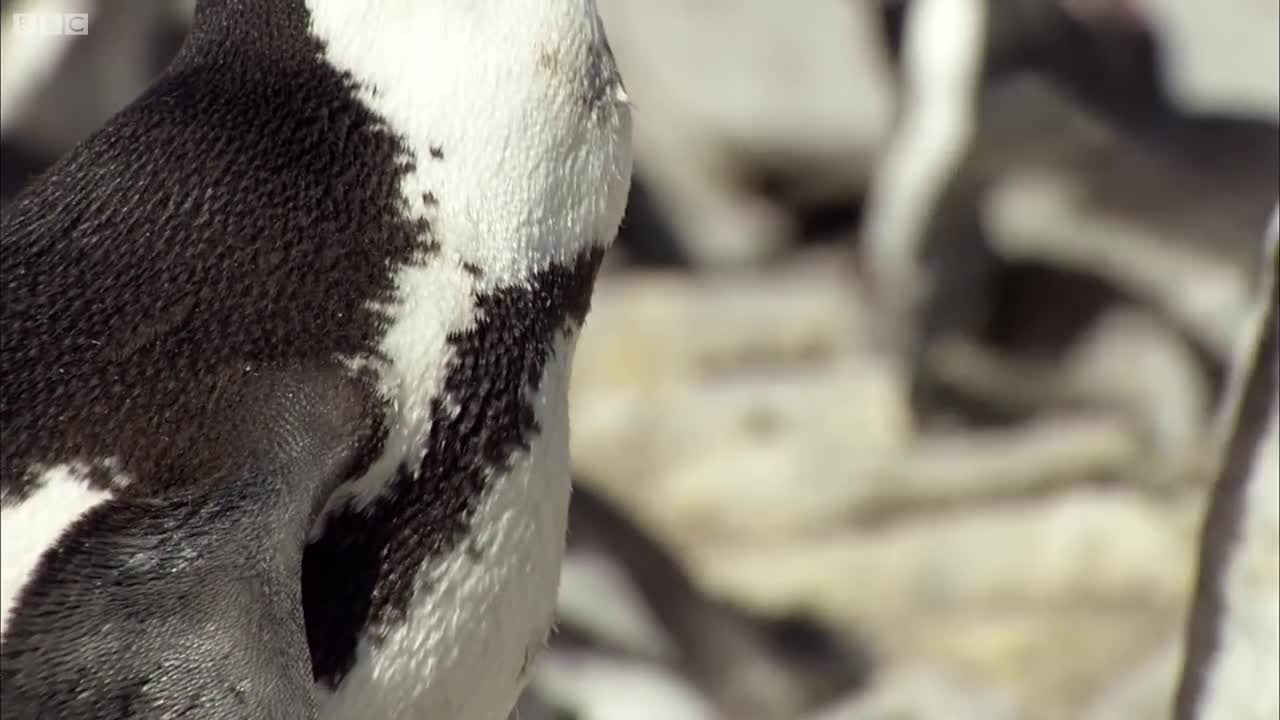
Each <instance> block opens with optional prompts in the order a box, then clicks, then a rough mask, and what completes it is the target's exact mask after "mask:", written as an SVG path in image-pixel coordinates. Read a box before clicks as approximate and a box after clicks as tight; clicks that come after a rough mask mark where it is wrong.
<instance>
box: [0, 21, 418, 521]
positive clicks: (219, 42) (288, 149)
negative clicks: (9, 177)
mask: <svg viewBox="0 0 1280 720" xmlns="http://www.w3.org/2000/svg"><path fill="white" fill-rule="evenodd" d="M308 21H309V20H308V16H307V11H306V8H305V6H304V5H303V3H302V2H301V0H270V2H268V1H267V0H234V1H232V0H204V1H203V2H201V3H200V5H199V7H198V11H197V17H196V23H195V26H194V29H193V32H192V35H191V36H190V38H189V39H188V42H187V45H186V46H184V48H183V50H182V52H181V53H180V54H179V56H178V58H177V60H176V61H175V63H174V65H173V66H172V67H171V68H170V69H169V70H168V71H167V72H166V74H165V75H164V76H163V77H162V78H160V80H159V81H158V82H157V84H156V85H155V86H154V87H152V89H151V90H150V91H148V92H147V93H146V94H145V95H144V96H143V97H141V98H140V99H139V100H138V101H136V102H135V103H133V104H132V105H131V106H130V107H128V108H127V109H125V110H124V111H123V112H122V113H121V114H119V115H118V116H116V117H115V118H114V119H113V120H112V121H111V122H110V123H109V124H108V125H107V126H106V127H104V128H103V129H102V130H100V131H99V132H98V133H96V134H95V135H93V136H92V137H90V138H89V139H87V140H86V141H85V142H84V143H82V144H81V145H80V146H78V147H77V148H76V149H75V150H74V151H72V152H71V153H70V154H69V155H68V156H67V157H66V158H64V159H63V160H62V161H60V162H59V163H58V164H57V165H56V166H55V167H54V168H52V169H51V171H50V172H49V173H48V174H47V175H45V176H44V177H43V178H41V179H40V180H38V181H37V182H36V183H35V184H34V185H33V186H32V187H30V188H29V189H28V191H27V192H26V193H24V194H23V195H22V196H21V197H19V198H18V199H17V200H15V202H14V203H13V205H12V206H11V207H10V208H8V209H7V211H6V214H5V218H4V223H3V233H2V234H0V243H2V244H0V257H3V262H2V263H0V266H2V267H0V277H2V281H3V282H2V283H0V284H2V286H3V297H2V298H0V301H2V302H0V306H2V307H0V312H2V313H3V324H2V329H3V332H0V371H2V373H0V374H2V376H3V378H4V382H3V386H2V389H0V432H2V434H3V437H4V445H5V448H4V453H3V458H2V459H0V483H2V486H3V489H4V494H5V495H6V497H7V498H9V499H20V498H22V497H23V496H24V495H26V494H27V493H29V492H30V491H31V489H32V478H31V477H28V476H26V473H27V471H28V468H30V467H32V466H33V465H35V466H37V467H38V466H39V465H51V464H56V463H60V462H63V461H66V460H68V459H79V460H83V461H85V462H93V461H99V460H102V459H105V458H115V459H116V461H117V462H116V466H117V467H119V468H120V469H122V470H124V471H125V472H127V473H128V474H129V475H130V476H131V477H132V478H133V480H134V482H133V484H132V485H131V486H130V487H129V488H128V492H130V493H136V494H137V495H140V496H146V495H150V494H154V493H157V492H167V491H169V490H171V489H173V488H171V487H169V486H170V485H172V484H173V483H175V482H179V481H181V480H183V479H190V478H193V477H208V476H209V475H210V474H211V472H212V471H213V469H214V468H216V467H218V466H219V464H221V463H223V462H224V461H225V459H226V458H225V457H223V454H225V450H223V449H222V447H221V444H220V443H219V442H218V440H217V438H218V436H219V434H220V432H219V431H220V430H221V429H222V428H223V427H224V426H225V423H226V418H227V417H228V414H227V410H228V405H229V400H228V398H230V397H233V396H234V395H235V394H236V393H235V391H236V389H237V388H238V387H240V386H241V385H242V384H243V382H244V380H245V376H246V374H247V373H249V372H251V371H253V370H255V369H258V368H269V367H275V366H280V367H288V366H293V365H297V364H307V363H309V362H313V361H327V360H330V359H331V358H333V357H334V356H343V357H367V356H370V355H372V354H374V353H375V352H376V347H377V343H378V340H379V338H380V335H381V333H382V331H383V327H384V325H385V320H384V319H383V318H382V317H381V316H379V315H378V314H377V312H376V311H373V310H371V309H370V304H371V303H386V302H390V301H391V300H393V299H394V297H393V292H394V287H393V271H394V268H396V267H398V266H401V265H403V264H405V263H412V262H426V261H432V260H433V259H431V258H429V257H427V256H428V255H429V254H430V252H431V250H432V248H433V247H434V246H433V243H432V240H431V237H430V232H429V227H428V225H427V222H426V220H425V219H422V218H414V217H411V216H410V215H409V213H408V210H407V207H406V203H404V201H403V199H402V196H401V179H402V178H403V177H404V175H405V174H406V173H407V172H408V171H410V170H411V169H412V167H413V164H414V163H415V162H417V161H422V162H440V161H441V160H437V159H433V158H414V157H413V156H412V155H411V154H410V153H409V152H408V151H407V150H406V149H405V147H404V145H403V144H402V142H401V141H400V140H399V139H398V138H397V137H396V136H395V135H394V134H393V133H392V132H391V131H390V130H389V129H388V128H387V126H386V123H385V122H383V121H382V120H381V119H380V118H379V117H377V116H376V115H375V114H374V113H373V112H371V111H370V110H369V109H368V108H367V107H366V106H365V105H364V104H363V103H362V102H360V100H359V99H358V97H357V90H358V88H357V87H356V85H355V83H354V82H353V81H352V79H351V78H350V77H348V76H346V75H344V74H343V73H340V72H338V71H337V70H335V69H334V68H333V67H332V66H330V65H329V64H328V63H327V62H326V61H325V60H324V58H323V46H322V44H321V43H320V42H319V41H318V40H316V39H314V38H313V37H311V36H310V35H309V34H308V30H307V28H308ZM434 260H438V258H435V259H434ZM426 301H427V302H430V301H431V300H430V299H427V300H426ZM105 475H106V473H99V474H98V475H96V476H95V478H94V479H91V482H93V483H95V484H97V485H99V486H102V485H104V484H105Z"/></svg>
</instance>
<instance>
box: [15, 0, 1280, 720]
mask: <svg viewBox="0 0 1280 720" xmlns="http://www.w3.org/2000/svg"><path fill="white" fill-rule="evenodd" d="M598 2H599V4H600V5H601V10H602V13H603V14H604V16H605V20H606V24H607V26H608V29H609V32H610V37H611V41H612V44H613V47H614V50H615V51H616V53H617V55H618V60H619V64H620V67H621V69H622V71H623V73H624V76H625V77H626V79H627V83H628V89H629V92H630V94H631V95H632V97H633V99H634V101H635V104H636V123H637V125H636V132H637V153H638V155H637V187H636V192H635V193H634V194H633V198H632V202H631V207H630V210H629V213H628V217H627V220H626V221H625V227H624V236H623V238H622V239H621V241H620V244H619V246H618V247H617V248H616V249H615V252H614V253H613V254H612V256H611V258H610V260H609V262H608V264H607V267H606V271H605V274H604V276H603V277H602V278H601V281H600V283H599V286H598V291H597V293H596V298H595V302H594V309H593V311H592V313H591V316H590V318H589V321H588V323H587V328H586V331H585V333H584V335H583V337H582V340H581V343H580V345H579V348H578V357H577V361H576V368H575V372H574V381H573V391H572V418H573V448H572V450H573V456H574V458H575V462H576V472H577V474H578V487H579V494H578V498H577V499H576V500H575V503H574V510H573V512H574V517H573V530H572V535H571V539H570V540H571V545H570V549H571V552H570V557H569V560H568V562H567V564H566V569H565V575H564V582H563V585H564V588H563V593H562V600H561V610H562V612H561V614H562V626H561V631H560V632H559V633H558V634H557V636H556V638H555V640H554V641H553V643H552V646H551V650H550V652H549V653H547V654H546V655H545V656H544V657H543V659H542V660H541V661H540V664H539V666H538V670H537V675H536V679H535V683H534V686H533V688H532V689H531V691H530V693H529V694H528V696H527V697H526V698H525V700H524V702H523V703H522V706H521V708H520V710H519V713H518V716H519V717H520V718H522V720H529V719H531V718H563V717H575V718H580V719H581V720H624V719H630V718H636V719H637V720H640V719H645V720H648V719H650V718H670V719H672V720H676V719H679V718H689V719H690V720H693V719H702V718H714V717H722V718H727V720H757V719H758V720H791V719H793V718H806V719H807V720H967V719H970V718H972V719H973V720H986V719H998V718H1009V719H1010V720H1012V719H1015V718H1017V719H1024V718H1025V719H1027V720H1057V719H1059V718H1061V719H1063V720H1066V719H1073V720H1074V719H1076V718H1079V719H1080V720H1147V719H1148V718H1150V719H1151V720H1156V719H1157V718H1165V717H1167V716H1168V709H1169V704H1170V698H1171V694H1172V688H1173V685H1174V683H1175V679H1176V673H1177V671H1178V668H1179V663H1180V650H1181V641H1182V640H1181V638H1182V627H1183V623H1184V616H1185V613H1186V610H1187V605H1188V602H1189V598H1190V588H1191V580H1192V578H1193V576H1194V572H1195V561H1196V554H1195V547H1196V541H1197V534H1198V532H1199V528H1200V523H1201V517H1202V513H1203V510H1204V506H1205V500H1206V491H1207V488H1208V486H1209V483H1210V482H1211V479H1212V477H1213V472H1214V469H1215V467H1216V463H1217V459H1218V457H1219V445H1220V437H1219V433H1218V428H1219V425H1218V413H1219V408H1220V407H1221V405H1222V394H1223V387H1224V379H1225V378H1227V377H1228V376H1229V374H1230V371H1231V367H1232V364H1231V360H1232V349H1233V347H1234V344H1235V343H1236V342H1237V338H1238V336H1239V328H1240V323H1241V322H1242V321H1243V320H1244V318H1245V317H1246V315H1247V312H1248V308H1249V306H1250V303H1251V302H1252V301H1253V296H1252V290H1253V277H1254V271H1255V265H1256V263H1257V257H1258V252H1259V238H1260V237H1261V231H1262V228H1263V226H1264V224H1265V221H1266V218H1267V216H1268V213H1269V212H1270V211H1271V209H1272V208H1273V207H1274V205H1275V203H1276V199H1277V186H1278V185H1280V182H1278V181H1277V175H1278V173H1280V133H1277V126H1276V121H1277V115H1280V111H1278V109H1277V104H1276V103H1277V96H1278V95H1280V91H1278V89H1277V88H1278V87H1280V81H1278V80H1277V74H1278V73H1280V71H1278V70H1277V68H1276V52H1277V33H1280V30H1278V29H1277V27H1278V24H1277V19H1278V17H1280V11H1277V8H1276V6H1275V4H1274V3H1268V2H1259V1H1257V0H1233V1H1232V2H1222V3H1216V4H1212V5H1213V8H1214V9H1213V10H1206V9H1205V8H1207V7H1208V5H1206V4H1205V3H1202V2H1198V0H1128V1H1126V2H1117V3H1098V2H1092V1H1090V0H1017V1H1016V2H1007V3H994V4H991V5H990V6H989V7H988V6H987V5H986V4H985V3H982V2H977V1H976V0H974V1H972V2H971V1H970V0H937V1H936V2H934V1H933V0H913V1H912V2H884V3H875V2H864V3H858V2H848V0H813V1H812V2H806V3H777V2H773V1H772V0H750V1H747V0H742V1H741V2H739V3H736V4H734V6H733V7H732V8H729V7H728V6H723V5H722V4H721V3H711V2H707V3H701V4H690V3H687V2H683V1H681V0H646V2H644V3H635V2H629V1H628V0H598ZM89 4H92V3H89ZM172 5H173V6H175V7H176V8H177V11H176V12H174V13H172V14H165V13H168V10H166V11H165V12H164V13H161V12H160V11H157V16H156V17H151V16H147V17H146V18H133V20H131V22H130V23H123V24H124V25H128V26H129V27H132V28H135V31H137V32H141V31H139V30H137V28H147V29H148V30H147V32H148V33H150V34H148V35H146V38H147V39H146V43H149V44H147V45H145V46H146V47H152V46H154V47H158V48H162V50H158V51H156V54H158V57H161V58H163V57H164V52H165V51H164V50H163V48H171V47H172V46H173V45H172V44H173V42H174V37H175V36H176V37H180V35H181V23H182V22H183V21H182V18H183V17H184V15H183V13H184V12H188V11H189V6H188V5H187V4H186V3H181V2H179V3H172ZM9 6H10V3H5V9H6V12H7V11H8V9H9ZM157 6H158V7H159V6H160V5H159V4H157ZM948 13H950V14H948ZM104 14H105V12H104ZM95 27H103V28H106V27H111V25H108V24H106V23H104V24H100V25H97V26H95ZM175 28H176V29H175ZM104 34H105V30H104V32H103V33H100V34H98V35H97V37H98V44H97V45H96V46H94V47H88V46H85V47H80V48H78V49H75V50H74V52H68V53H66V54H65V55H64V56H62V57H63V59H62V60H60V61H58V62H57V63H46V65H47V66H48V67H50V68H52V69H51V70H48V71H47V72H48V73H49V75H50V77H55V78H57V79H58V81H57V82H50V81H48V80H47V79H45V80H42V81H27V80H23V79H22V78H25V77H26V76H21V77H19V80H15V79H14V77H18V76H19V75H20V73H18V71H16V70H12V69H11V67H12V66H13V63H11V62H6V63H5V65H6V67H5V70H6V73H7V74H6V75H5V83H6V100H5V103H6V115H5V119H4V128H3V129H4V136H3V142H4V152H5V160H6V163H5V164H6V165H8V166H9V167H6V168H5V173H4V174H5V187H4V195H5V197H6V198H8V197H10V196H11V195H12V192H13V191H14V189H15V188H16V187H18V186H20V185H21V182H22V181H23V179H24V178H25V177H26V175H25V171H29V170H30V169H33V168H38V167H39V166H40V164H41V163H42V162H44V161H45V160H44V158H47V157H49V156H51V154H53V153H56V152H57V151H59V150H60V149H61V148H62V147H65V146H66V145H67V144H68V143H70V142H74V140H75V139H76V136H77V134H78V133H81V132H82V131H83V128H80V127H79V126H76V125H75V123H72V122H64V123H61V124H57V123H53V124H51V123H49V122H44V121H43V120H41V119H40V118H42V117H49V116H51V115H52V116H63V115H66V116H67V117H73V118H78V119H80V120H83V119H84V118H86V117H88V118H93V117H105V115H106V114H108V113H109V112H111V111H112V110H113V109H114V108H115V107H118V106H119V105H120V104H123V102H125V101H127V99H128V97H130V96H131V94H132V93H134V92H136V90H137V89H138V88H137V86H138V85H139V84H140V83H141V82H144V81H143V80H139V78H146V77H148V72H150V70H148V68H152V67H153V66H154V65H155V64H156V63H158V62H159V60H157V59H156V58H153V57H150V56H144V55H145V54H141V53H139V52H137V47H138V45H136V44H133V45H129V44H112V43H107V42H103V41H102V40H101V37H102V35H104ZM140 42H141V41H140ZM5 44H6V46H8V47H6V52H11V51H10V48H11V47H12V45H11V38H9V37H7V36H6V38H5ZM52 56H56V53H55V54H54V55H52ZM52 56H51V57H52ZM9 57H10V56H9V55H6V59H9ZM33 62H34V61H33ZM112 62H114V63H116V65H118V66H120V67H127V68H130V71H129V73H125V74H124V76H123V79H119V78H117V79H118V82H117V84H116V85H114V86H112V87H114V88H115V89H114V91H113V93H114V94H111V93H107V92H105V91H99V92H93V93H89V92H84V93H77V92H76V91H75V85H73V84H72V83H74V82H81V83H87V84H90V85H92V86H93V87H95V88H98V89H99V90H101V88H102V83H101V82H99V80H98V78H99V75H98V74H96V73H100V72H101V71H102V68H104V67H107V66H109V65H110V63H112ZM39 67H45V66H39ZM139 68H141V69H139ZM130 73H131V74H130ZM23 83H26V84H23ZM41 83H43V85H42V84H41ZM19 91H21V92H19ZM15 97H20V98H25V100H24V102H26V103H27V105H28V106H29V108H31V109H30V110H28V111H27V112H25V113H19V112H10V110H9V107H10V106H11V105H12V103H13V102H16V101H14V100H13V98H15ZM67 113H71V114H70V115H67ZM18 161H21V162H22V163H24V165H23V167H17V165H16V164H17V162H18ZM24 168H25V171H24ZM1277 562H1278V563H1280V559H1278V560H1277Z"/></svg>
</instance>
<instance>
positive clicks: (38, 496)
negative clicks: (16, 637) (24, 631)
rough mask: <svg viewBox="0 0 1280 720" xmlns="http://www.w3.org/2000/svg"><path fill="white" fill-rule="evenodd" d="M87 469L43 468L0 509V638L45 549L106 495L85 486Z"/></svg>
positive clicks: (73, 466) (74, 466)
mask: <svg viewBox="0 0 1280 720" xmlns="http://www.w3.org/2000/svg"><path fill="white" fill-rule="evenodd" d="M88 473H89V468H88V466H86V465H83V464H80V463H68V464H64V465H56V466H54V467H51V468H48V469H46V470H45V471H44V472H43V473H41V474H40V475H39V476H38V477H37V479H36V481H35V484H34V488H35V489H34V490H33V491H32V492H31V494H30V495H28V496H27V497H26V498H24V499H23V500H21V501H20V502H16V503H13V504H11V505H9V504H6V505H5V506H4V507H3V509H0V638H2V637H3V633H4V631H5V629H6V628H7V626H8V622H9V613H10V612H11V611H12V610H13V607H14V605H15V603H16V602H17V598H18V594H19V593H21V592H22V588H23V587H25V586H26V584H27V582H28V581H30V579H31V576H32V574H33V573H34V572H35V569H36V567H37V566H38V565H39V563H40V559H41V558H42V557H43V556H44V554H45V552H46V551H48V550H49V549H50V548H52V547H53V546H54V545H55V544H56V543H57V541H58V538H59V537H61V536H62V534H63V532H65V531H66V529H67V528H68V527H70V526H71V525H72V524H73V523H74V522H75V521H76V520H79V519H80V518H81V517H82V516H84V514H85V513H87V512H89V511H90V510H92V509H93V508H94V507H97V506H98V505H100V504H102V503H104V502H106V501H107V500H110V499H111V493H109V492H105V491H102V490H95V489H93V488H92V487H90V485H89V482H88V479H87V475H88Z"/></svg>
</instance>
